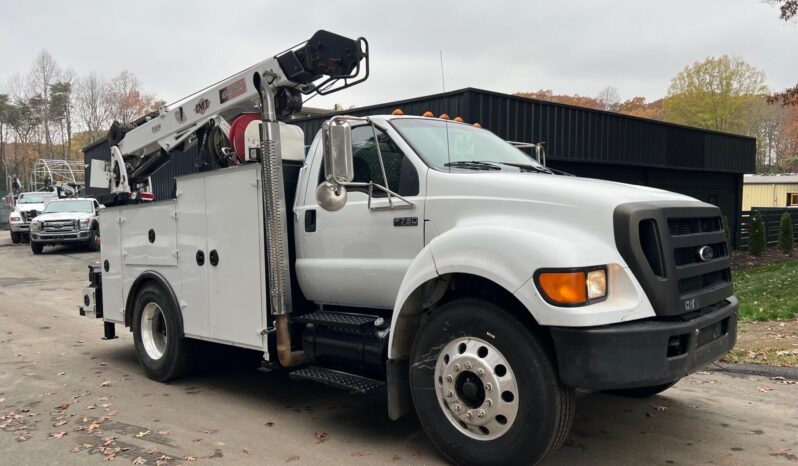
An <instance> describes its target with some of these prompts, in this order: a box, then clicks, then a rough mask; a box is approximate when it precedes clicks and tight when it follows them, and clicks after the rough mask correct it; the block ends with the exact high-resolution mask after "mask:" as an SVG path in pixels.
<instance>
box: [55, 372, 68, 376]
mask: <svg viewBox="0 0 798 466" xmlns="http://www.w3.org/2000/svg"><path fill="white" fill-rule="evenodd" d="M64 374H66V372H59V373H58V374H55V375H64Z"/></svg>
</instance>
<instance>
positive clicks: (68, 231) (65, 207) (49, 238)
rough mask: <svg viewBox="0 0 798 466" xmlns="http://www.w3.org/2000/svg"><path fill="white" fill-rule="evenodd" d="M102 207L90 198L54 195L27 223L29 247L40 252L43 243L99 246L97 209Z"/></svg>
mask: <svg viewBox="0 0 798 466" xmlns="http://www.w3.org/2000/svg"><path fill="white" fill-rule="evenodd" d="M102 208H103V205H101V204H100V203H99V202H97V200H95V199H90V198H71V199H56V200H52V201H50V202H48V203H47V206H46V207H45V208H44V211H43V212H42V213H41V215H39V216H38V217H36V218H35V219H34V220H33V221H32V222H31V225H30V248H31V250H32V251H33V253H34V254H41V253H42V251H43V250H44V247H45V246H48V245H53V246H54V245H56V244H74V243H83V244H85V245H86V247H87V248H88V249H90V250H92V251H98V250H99V249H100V227H99V224H98V212H99V210H100V209H102Z"/></svg>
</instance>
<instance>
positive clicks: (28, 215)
mask: <svg viewBox="0 0 798 466" xmlns="http://www.w3.org/2000/svg"><path fill="white" fill-rule="evenodd" d="M40 213H41V212H39V211H38V210H29V211H27V212H22V220H24V221H25V223H30V221H31V220H33V219H34V218H35V217H37V216H38V215H39V214H40Z"/></svg>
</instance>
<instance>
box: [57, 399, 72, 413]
mask: <svg viewBox="0 0 798 466" xmlns="http://www.w3.org/2000/svg"><path fill="white" fill-rule="evenodd" d="M67 408H69V403H68V402H66V401H65V402H63V403H61V404H60V405H58V406H56V407H55V409H60V410H61V411H63V410H65V409H67Z"/></svg>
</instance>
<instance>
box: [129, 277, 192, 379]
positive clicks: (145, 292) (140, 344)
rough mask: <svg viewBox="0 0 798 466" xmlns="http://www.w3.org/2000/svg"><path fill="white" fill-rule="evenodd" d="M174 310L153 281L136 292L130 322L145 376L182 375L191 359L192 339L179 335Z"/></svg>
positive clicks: (161, 377) (172, 377) (173, 376)
mask: <svg viewBox="0 0 798 466" xmlns="http://www.w3.org/2000/svg"><path fill="white" fill-rule="evenodd" d="M178 312H179V311H178V308H177V307H176V306H175V304H174V303H173V301H172V299H171V297H170V296H169V295H167V294H166V293H165V292H164V291H163V289H162V288H161V287H160V286H158V285H156V284H154V283H149V284H146V285H144V287H142V288H141V290H139V292H138V294H137V295H136V301H135V304H134V308H133V321H132V323H131V329H132V331H133V343H134V345H135V347H136V355H137V356H138V359H139V363H140V364H141V366H142V367H143V368H144V372H145V373H146V374H147V377H149V378H151V379H153V380H157V381H159V382H166V381H169V380H174V379H176V378H179V377H181V376H183V375H185V374H186V373H187V372H188V370H189V364H190V362H191V360H192V357H191V356H192V352H193V351H192V349H193V348H192V342H190V341H188V340H186V339H185V338H183V337H181V336H180V330H179V325H180V316H179V315H178ZM142 322H143V324H142Z"/></svg>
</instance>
